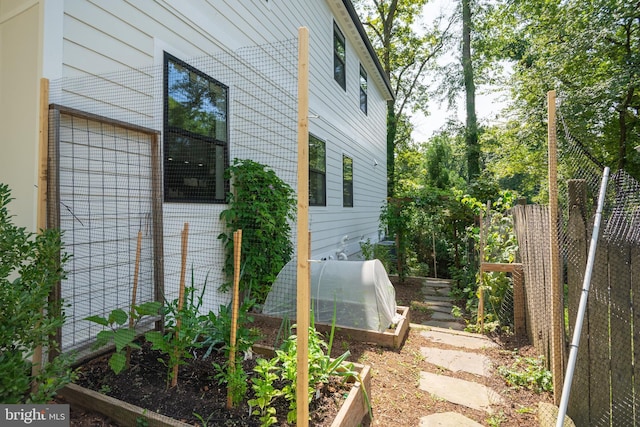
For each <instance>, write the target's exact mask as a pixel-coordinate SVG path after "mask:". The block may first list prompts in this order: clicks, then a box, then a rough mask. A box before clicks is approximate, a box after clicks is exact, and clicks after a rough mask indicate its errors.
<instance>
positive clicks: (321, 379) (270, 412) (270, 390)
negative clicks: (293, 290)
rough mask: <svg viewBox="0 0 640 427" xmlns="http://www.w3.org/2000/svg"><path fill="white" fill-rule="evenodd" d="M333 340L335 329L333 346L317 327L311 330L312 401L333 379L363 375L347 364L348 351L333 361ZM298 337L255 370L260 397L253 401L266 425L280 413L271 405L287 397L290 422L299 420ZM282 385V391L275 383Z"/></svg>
mask: <svg viewBox="0 0 640 427" xmlns="http://www.w3.org/2000/svg"><path fill="white" fill-rule="evenodd" d="M332 340H333V328H332V333H331V337H330V340H329V344H327V343H326V342H324V340H323V339H322V335H321V334H320V333H319V332H317V331H316V330H315V328H314V327H313V326H310V327H309V386H308V389H307V391H308V393H309V400H311V399H312V398H313V396H314V394H315V393H316V392H317V391H318V390H319V389H320V388H321V387H322V385H323V384H325V383H327V382H328V381H329V377H331V376H339V377H342V378H343V379H344V380H346V379H348V378H358V379H359V374H358V372H357V371H355V370H354V368H353V363H350V362H346V358H347V357H349V355H350V352H349V351H346V352H345V353H343V354H342V355H341V356H340V357H338V358H336V359H331V357H330V354H331V344H332ZM297 341H298V340H297V336H296V335H291V336H290V337H289V338H288V339H287V340H285V341H284V343H283V345H282V347H281V348H280V349H277V350H276V355H275V357H273V358H272V359H271V360H269V361H264V362H260V361H258V366H257V367H256V368H254V372H255V373H256V374H257V375H256V377H254V379H253V380H252V382H253V385H252V387H253V389H254V391H255V392H256V398H255V399H253V400H252V401H250V402H249V404H250V405H252V406H254V405H255V406H257V409H256V410H254V411H253V413H254V414H255V415H259V416H260V421H261V422H262V426H269V425H273V423H274V422H275V415H276V410H275V408H273V407H271V406H270V405H271V402H273V400H274V399H275V398H276V397H279V396H284V398H285V399H286V400H287V401H288V402H289V412H288V413H287V422H288V423H295V422H296V417H297V407H296V385H297V384H296V378H297V366H298V356H297ZM278 381H280V382H282V383H283V384H284V385H283V387H282V388H281V389H276V388H275V386H274V383H276V382H278Z"/></svg>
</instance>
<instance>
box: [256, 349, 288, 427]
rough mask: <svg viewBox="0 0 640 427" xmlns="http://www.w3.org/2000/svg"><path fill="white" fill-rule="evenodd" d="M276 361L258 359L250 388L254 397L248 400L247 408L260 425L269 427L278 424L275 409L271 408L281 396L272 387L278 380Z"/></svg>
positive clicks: (280, 393)
mask: <svg viewBox="0 0 640 427" xmlns="http://www.w3.org/2000/svg"><path fill="white" fill-rule="evenodd" d="M277 363H278V359H276V358H273V359H258V361H257V366H256V367H255V368H253V371H254V372H255V373H256V376H255V377H254V378H253V380H252V383H253V384H252V386H251V387H252V388H253V391H254V393H255V397H254V398H253V399H251V400H249V402H248V403H249V407H250V408H253V407H256V409H252V411H251V413H252V414H253V415H258V416H259V417H260V425H261V426H262V427H269V426H271V425H274V424H276V423H277V422H278V419H277V418H276V408H274V407H273V406H271V403H272V402H273V400H274V399H275V398H277V397H279V396H282V390H279V389H277V388H276V387H274V385H273V384H274V383H275V382H276V381H277V380H278V375H277V373H276V372H277V370H278V367H277V366H276V364H277Z"/></svg>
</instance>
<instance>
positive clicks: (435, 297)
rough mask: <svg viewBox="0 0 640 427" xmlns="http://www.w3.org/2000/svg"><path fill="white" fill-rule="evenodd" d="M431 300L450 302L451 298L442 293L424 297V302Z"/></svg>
mask: <svg viewBox="0 0 640 427" xmlns="http://www.w3.org/2000/svg"><path fill="white" fill-rule="evenodd" d="M431 301H442V302H449V303H450V302H451V298H450V297H447V296H444V295H427V296H425V297H424V302H431Z"/></svg>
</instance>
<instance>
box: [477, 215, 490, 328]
mask: <svg viewBox="0 0 640 427" xmlns="http://www.w3.org/2000/svg"><path fill="white" fill-rule="evenodd" d="M487 213H488V211H487ZM484 233H485V230H484V216H483V215H482V211H480V248H479V252H480V283H479V284H478V318H477V321H476V325H479V326H480V333H483V332H484V289H483V286H482V284H483V282H484V280H483V279H484V271H483V269H482V264H483V263H484Z"/></svg>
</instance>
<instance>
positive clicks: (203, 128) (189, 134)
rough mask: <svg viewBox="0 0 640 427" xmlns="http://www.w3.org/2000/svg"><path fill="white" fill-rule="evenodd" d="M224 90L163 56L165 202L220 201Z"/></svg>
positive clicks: (224, 186) (223, 190)
mask: <svg viewBox="0 0 640 427" xmlns="http://www.w3.org/2000/svg"><path fill="white" fill-rule="evenodd" d="M228 129H229V126H228V88H227V86H225V85H223V84H222V83H220V82H218V81H217V80H215V79H213V78H211V77H209V76H208V75H206V74H205V73H203V72H201V71H199V70H197V69H195V68H193V67H191V66H190V65H188V64H186V63H185V62H183V61H180V60H179V59H177V58H175V57H173V56H171V55H169V54H168V53H166V52H165V54H164V200H165V201H166V202H187V203H224V202H225V199H226V194H227V191H228V190H229V182H228V180H226V179H225V177H224V172H225V170H226V169H227V167H228V165H229V149H228V148H229V147H228V142H229V134H228Z"/></svg>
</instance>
